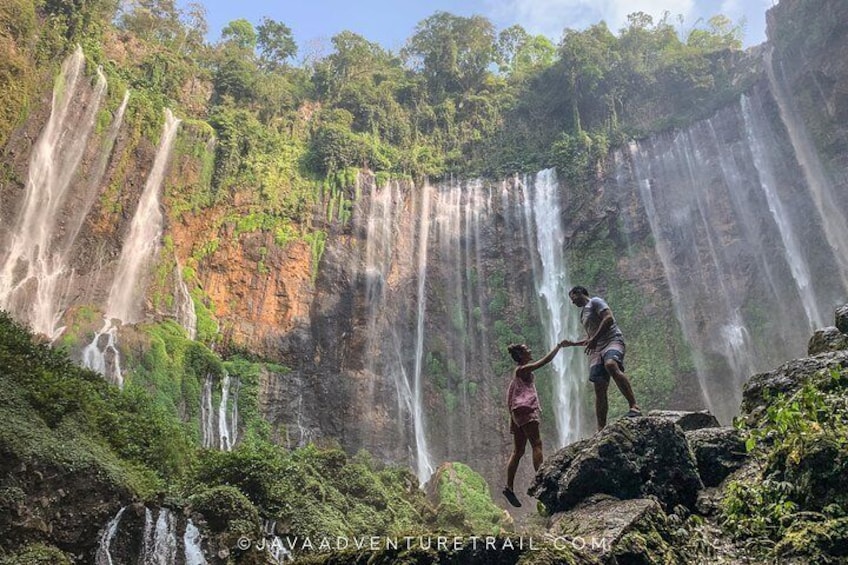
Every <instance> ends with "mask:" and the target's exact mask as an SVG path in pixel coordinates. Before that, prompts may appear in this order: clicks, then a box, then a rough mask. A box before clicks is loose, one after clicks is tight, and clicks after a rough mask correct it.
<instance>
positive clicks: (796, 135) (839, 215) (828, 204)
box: [763, 47, 848, 290]
mask: <svg viewBox="0 0 848 565" xmlns="http://www.w3.org/2000/svg"><path fill="white" fill-rule="evenodd" d="M763 57H764V60H765V68H766V76H767V77H768V81H769V85H770V86H771V93H772V95H773V96H774V98H775V100H776V101H777V105H778V108H779V109H780V117H781V119H782V120H783V123H784V125H785V126H786V132H787V133H788V135H789V139H790V141H791V143H792V148H793V149H794V150H795V158H796V159H797V160H798V164H799V165H800V167H801V170H802V171H803V173H804V178H805V180H806V182H807V189H808V190H809V192H810V196H811V197H812V199H813V203H814V204H815V206H816V210H817V211H818V215H819V217H820V218H821V224H822V228H823V229H824V235H825V237H826V238H827V242H828V244H830V247H831V249H833V256H834V260H835V262H836V266H837V268H838V270H839V276H840V277H841V279H842V284H843V286H844V288H845V289H846V290H848V220H846V218H845V214H844V213H843V212H842V210H843V207H842V206H839V202H840V200H839V199H838V197H837V195H836V194H834V190H833V185H832V184H831V182H830V180H829V179H828V177H827V173H826V172H825V170H824V167H823V166H822V163H821V160H820V159H819V156H818V152H817V151H816V148H815V145H814V144H813V142H812V140H811V139H810V135H809V133H808V132H807V128H806V126H805V125H804V120H803V119H802V118H801V116H800V115H799V114H798V110H797V108H796V107H795V103H794V102H793V100H792V98H791V96H790V94H789V92H788V88H787V86H786V85H785V82H784V80H783V73H780V76H778V72H777V70H776V69H775V62H774V56H773V48H772V47H769V48H768V49H767V50H766V51H764V53H763Z"/></svg>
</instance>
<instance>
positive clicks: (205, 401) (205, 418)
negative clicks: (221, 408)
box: [200, 373, 215, 449]
mask: <svg viewBox="0 0 848 565" xmlns="http://www.w3.org/2000/svg"><path fill="white" fill-rule="evenodd" d="M213 383H214V377H213V376H212V375H211V374H210V373H207V374H206V379H205V380H204V381H203V391H202V392H201V394H200V432H201V434H200V435H201V442H202V443H201V445H203V447H204V448H206V449H212V448H214V447H215V431H214V430H215V413H214V412H213V410H212V385H213Z"/></svg>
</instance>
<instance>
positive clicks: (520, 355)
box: [503, 340, 573, 506]
mask: <svg viewBox="0 0 848 565" xmlns="http://www.w3.org/2000/svg"><path fill="white" fill-rule="evenodd" d="M570 345H573V344H572V343H571V342H570V341H568V340H563V341H561V342H559V343H558V344H556V346H555V347H554V348H553V349H552V350H551V351H550V352H549V353H548V354H547V355H545V356H544V357H542V358H541V359H539V360H538V361H533V358H532V357H531V351H530V348H529V347H527V346H526V345H524V344H523V343H522V344H512V345H510V346H509V347H507V351H509V354H510V355H511V356H512V358H513V360H514V361H515V362H516V363H517V364H518V366H517V367H516V368H515V372H514V373H513V375H512V381H511V382H510V383H509V392H508V393H507V406H508V407H509V413H510V426H509V431H510V432H511V433H512V437H513V451H512V457H510V459H509V464H508V465H507V468H506V487H505V488H504V489H503V494H504V496H505V497H506V499H507V500H508V501H509V503H510V504H512V505H513V506H521V502H520V501H519V500H518V497H516V496H515V492H514V491H513V487H514V484H513V483H514V482H515V472H516V470H518V462H519V461H521V457H522V456H523V455H524V448H525V446H526V444H527V441H528V440H529V441H530V446H531V448H532V449H533V468H534V469H535V470H537V471H538V470H539V467H540V466H541V465H542V458H543V457H542V438H541V437H539V418H540V414H541V407H540V406H539V395H538V393H537V392H536V377H535V376H534V375H533V371H535V370H536V369H539V368H541V367H544V366H545V365H547V364H548V363H550V362H551V360H553V358H554V357H556V354H557V353H558V352H559V350H560V349H561V348H563V347H567V346H570Z"/></svg>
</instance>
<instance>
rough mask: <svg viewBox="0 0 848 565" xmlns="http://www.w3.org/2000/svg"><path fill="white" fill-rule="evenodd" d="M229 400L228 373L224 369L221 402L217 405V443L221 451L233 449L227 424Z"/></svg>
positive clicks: (232, 440)
mask: <svg viewBox="0 0 848 565" xmlns="http://www.w3.org/2000/svg"><path fill="white" fill-rule="evenodd" d="M229 400H230V375H229V373H227V372H226V371H224V378H222V379H221V403H220V404H219V405H218V445H219V447H220V448H221V451H231V450H232V449H233V443H234V438H233V437H232V436H233V434H232V433H231V427H232V426H231V425H228V424H227V402H229Z"/></svg>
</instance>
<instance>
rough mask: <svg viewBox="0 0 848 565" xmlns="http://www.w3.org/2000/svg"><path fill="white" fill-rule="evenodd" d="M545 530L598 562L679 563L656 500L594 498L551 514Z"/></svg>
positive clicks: (666, 520) (660, 508)
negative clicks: (564, 510)
mask: <svg viewBox="0 0 848 565" xmlns="http://www.w3.org/2000/svg"><path fill="white" fill-rule="evenodd" d="M549 523H550V526H549V528H548V532H549V534H551V535H553V536H556V538H555V539H557V540H559V539H560V538H562V539H564V540H565V541H567V542H568V543H571V544H572V545H575V546H577V547H581V548H583V549H584V550H585V551H586V553H588V554H589V555H591V556H594V557H597V558H598V560H599V561H600V562H601V563H611V564H619V563H621V564H623V563H634V564H636V563H645V564H648V563H656V562H657V560H658V559H661V558H662V559H664V560H666V561H667V562H668V561H670V562H681V559H680V556H678V555H676V552H675V548H674V545H673V540H672V539H671V534H670V532H669V526H668V518H667V516H666V514H665V512H663V509H662V507H661V506H660V504H659V503H658V502H657V501H655V500H650V499H645V498H637V499H632V500H618V499H617V498H614V497H611V496H606V495H596V496H592V497H590V498H588V499H586V500H585V501H583V502H581V503H580V504H578V505H577V506H576V507H574V508H573V509H571V510H569V511H567V512H561V513H557V514H554V515H553V516H552V517H551V519H550V521H549Z"/></svg>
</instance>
